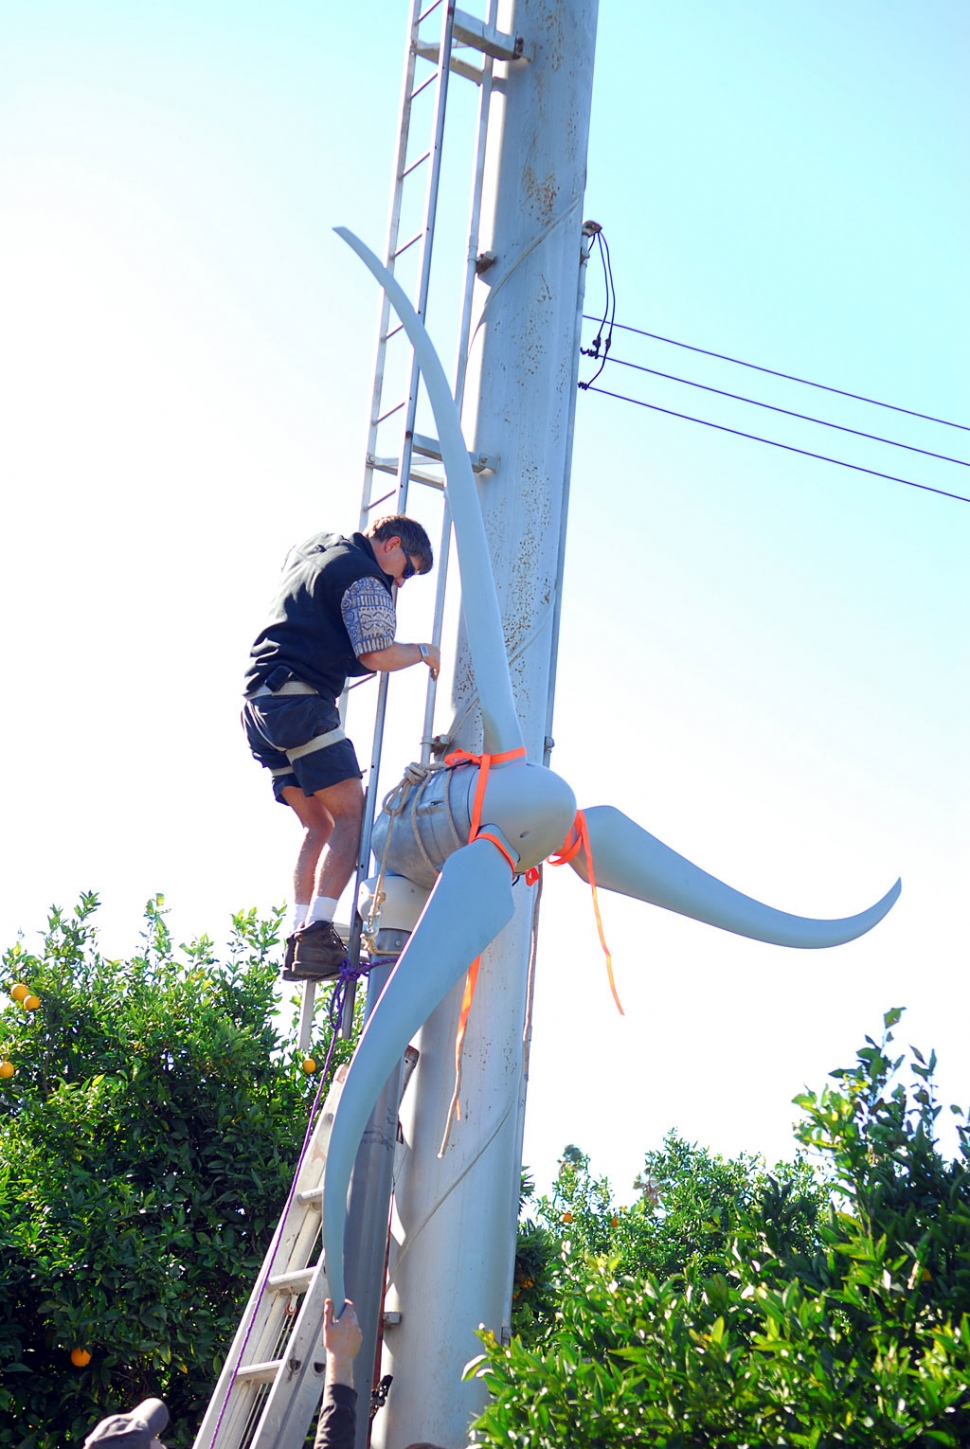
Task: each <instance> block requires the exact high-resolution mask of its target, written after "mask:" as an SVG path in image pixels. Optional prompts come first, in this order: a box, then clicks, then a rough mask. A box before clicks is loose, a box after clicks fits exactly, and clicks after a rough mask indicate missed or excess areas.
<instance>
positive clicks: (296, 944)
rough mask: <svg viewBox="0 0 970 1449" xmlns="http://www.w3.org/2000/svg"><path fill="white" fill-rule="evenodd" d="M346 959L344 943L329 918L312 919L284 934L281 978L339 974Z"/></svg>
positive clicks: (323, 978)
mask: <svg viewBox="0 0 970 1449" xmlns="http://www.w3.org/2000/svg"><path fill="white" fill-rule="evenodd" d="M346 959H347V947H346V946H345V945H344V943H343V941H341V939H340V937H339V936H338V934H337V932H336V931H335V930H334V925H333V921H314V922H313V923H312V924H311V925H309V926H302V927H301V928H300V930H299V931H294V932H293V934H292V936H290V937H288V939H287V942H286V955H285V956H284V958H283V972H282V976H283V980H284V981H326V980H329V979H331V978H332V977H334V976H337V975H338V974H339V972H340V968H341V966H342V965H343V963H344V961H345V960H346Z"/></svg>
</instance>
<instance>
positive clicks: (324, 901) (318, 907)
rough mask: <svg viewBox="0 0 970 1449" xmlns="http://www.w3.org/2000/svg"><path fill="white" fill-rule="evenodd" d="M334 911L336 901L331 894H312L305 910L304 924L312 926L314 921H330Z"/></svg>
mask: <svg viewBox="0 0 970 1449" xmlns="http://www.w3.org/2000/svg"><path fill="white" fill-rule="evenodd" d="M336 913H337V902H336V901H335V900H334V898H333V897H332V896H314V897H313V900H312V901H311V902H310V909H309V910H308V911H307V916H306V924H307V925H308V926H312V925H313V923H314V921H332V920H333V918H334V916H335V915H336Z"/></svg>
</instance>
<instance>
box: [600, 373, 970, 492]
mask: <svg viewBox="0 0 970 1449" xmlns="http://www.w3.org/2000/svg"><path fill="white" fill-rule="evenodd" d="M603 361H604V362H606V361H609V362H611V363H615V364H616V366H618V367H630V368H632V369H633V370H634V372H649V373H650V375H651V376H652V377H664V378H666V379H667V381H668V382H682V383H684V384H685V385H686V386H687V387H698V388H701V390H702V391H703V392H714V393H717V395H718V397H729V398H732V399H733V400H734V402H743V403H750V404H751V406H752V407H756V408H767V409H768V410H769V412H773V413H784V415H785V417H786V418H800V419H801V421H802V422H803V423H818V424H819V426H820V427H823V428H836V429H837V430H838V431H839V432H840V433H852V435H853V436H854V437H856V438H868V439H869V440H870V442H873V443H888V444H889V446H890V447H891V448H905V449H906V451H907V452H909V453H922V454H923V456H924V457H925V458H939V460H940V461H941V462H942V463H959V464H960V466H961V468H970V463H968V462H967V460H966V459H965V458H951V457H950V456H949V454H947V453H932V452H930V450H929V448H917V447H914V445H913V444H912V443H900V442H897V441H896V439H895V438H883V437H880V435H879V434H878V433H864V432H862V431H861V429H859V428H846V427H843V425H842V424H841V423H830V422H828V421H827V420H826V419H825V418H813V417H812V416H811V415H810V414H809V413H796V412H793V411H792V409H791V408H779V407H775V405H774V403H767V402H760V401H759V400H758V399H757V398H756V397H745V396H744V395H743V394H742V393H739V392H725V390H724V388H721V387H709V386H708V385H707V383H706V382H694V381H692V379H691V378H689V377H677V376H676V374H674V373H672V372H661V371H660V370H659V369H658V368H656V367H644V366H643V365H642V364H641V363H639V362H627V361H626V359H625V358H622V357H610V358H609V359H607V358H605V357H604V359H603ZM601 370H602V369H601ZM596 375H597V376H599V374H598V373H597V374H596ZM592 381H594V379H593V378H590V382H592ZM580 386H581V387H584V388H585V387H588V386H589V383H581V384H580Z"/></svg>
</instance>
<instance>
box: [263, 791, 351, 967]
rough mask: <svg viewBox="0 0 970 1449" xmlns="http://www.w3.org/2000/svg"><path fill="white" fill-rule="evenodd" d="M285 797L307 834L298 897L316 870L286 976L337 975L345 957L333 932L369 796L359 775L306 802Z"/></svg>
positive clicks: (297, 877) (298, 876)
mask: <svg viewBox="0 0 970 1449" xmlns="http://www.w3.org/2000/svg"><path fill="white" fill-rule="evenodd" d="M283 793H284V798H285V799H286V800H287V803H288V804H291V805H292V806H293V809H294V810H295V811H296V813H297V815H298V816H299V817H300V820H301V823H302V824H303V826H304V832H305V833H304V838H303V846H302V847H301V850H300V856H299V858H298V860H297V869H296V875H295V882H296V885H297V890H298V892H305V891H306V890H307V889H308V887H309V877H310V873H311V872H312V869H313V867H314V866H316V879H315V882H314V886H315V893H314V896H313V900H312V902H311V903H310V907H309V910H308V914H307V920H306V923H305V925H304V926H303V928H302V929H300V930H298V931H297V932H296V933H295V934H294V935H293V936H292V937H291V938H290V949H288V951H287V959H286V963H285V967H284V976H286V977H287V978H293V979H300V978H305V977H322V978H325V977H328V976H334V975H336V973H337V971H338V970H339V967H340V964H341V962H342V961H343V959H344V956H345V954H346V952H345V949H344V945H343V942H342V941H341V939H340V936H339V935H338V933H337V931H336V929H335V928H334V925H333V914H334V911H335V910H336V904H337V900H338V899H339V897H340V895H341V893H342V891H343V890H344V887H345V886H346V885H347V882H348V881H349V880H350V877H351V875H352V873H353V871H354V867H355V866H356V864H357V852H358V848H359V845H360V826H361V819H362V817H363V810H364V793H363V790H362V788H361V784H360V780H359V778H358V777H356V776H354V777H353V778H352V779H349V780H341V781H340V782H339V783H338V784H336V785H328V786H326V787H324V788H323V789H320V790H317V791H315V793H314V794H313V795H312V796H306V795H303V796H302V799H291V798H290V792H289V790H286V791H284V792H283ZM293 793H294V795H299V794H302V792H299V791H294V792H293ZM301 898H302V899H305V896H301Z"/></svg>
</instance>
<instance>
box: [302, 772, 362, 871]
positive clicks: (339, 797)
mask: <svg viewBox="0 0 970 1449" xmlns="http://www.w3.org/2000/svg"><path fill="white" fill-rule="evenodd" d="M313 799H314V801H316V802H319V805H320V807H321V808H322V809H323V811H324V812H325V813H326V814H328V815H329V816H330V818H331V820H332V822H333V825H332V829H331V831H330V834H329V838H328V840H327V845H326V849H325V850H324V852H323V855H322V857H321V859H320V865H319V868H318V870H317V878H316V894H317V895H318V896H332V897H334V898H335V899H336V898H339V896H340V895H341V894H342V892H343V890H344V888H345V887H346V885H347V882H348V881H349V880H350V877H351V876H352V875H353V873H354V868H355V866H356V865H357V851H358V848H359V846H360V823H361V821H362V820H363V818H364V791H363V787H362V786H361V783H360V780H359V779H358V778H356V777H355V778H354V779H352V780H341V781H340V784H339V785H329V786H328V787H327V788H326V789H325V790H318V791H317V792H316V794H315V795H314V796H313Z"/></svg>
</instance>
